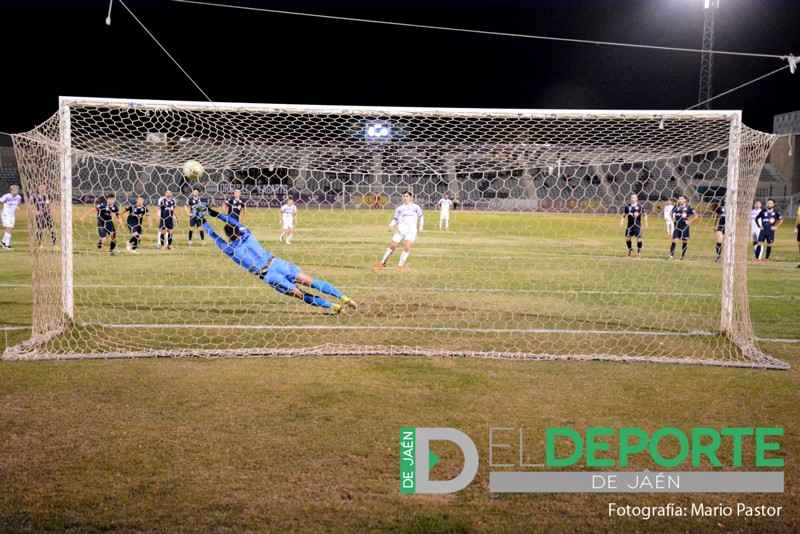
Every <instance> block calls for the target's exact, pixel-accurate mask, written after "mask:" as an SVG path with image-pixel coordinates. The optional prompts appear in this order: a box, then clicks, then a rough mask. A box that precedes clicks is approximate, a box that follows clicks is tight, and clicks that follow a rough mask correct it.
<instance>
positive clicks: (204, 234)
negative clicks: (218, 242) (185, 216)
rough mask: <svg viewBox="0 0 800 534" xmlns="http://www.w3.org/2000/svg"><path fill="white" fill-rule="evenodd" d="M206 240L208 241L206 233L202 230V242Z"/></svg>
mask: <svg viewBox="0 0 800 534" xmlns="http://www.w3.org/2000/svg"><path fill="white" fill-rule="evenodd" d="M205 239H206V233H205V232H204V231H202V230H200V241H205Z"/></svg>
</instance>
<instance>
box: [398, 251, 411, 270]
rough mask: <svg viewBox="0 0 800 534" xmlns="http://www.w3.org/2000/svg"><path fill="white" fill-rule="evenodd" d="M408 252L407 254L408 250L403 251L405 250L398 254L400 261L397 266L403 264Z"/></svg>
mask: <svg viewBox="0 0 800 534" xmlns="http://www.w3.org/2000/svg"><path fill="white" fill-rule="evenodd" d="M408 254H409V253H408V252H405V251H403V252H402V253H401V254H400V262H399V263H398V264H397V266H398V267H402V266H403V264H404V263H405V262H406V260H407V259H408Z"/></svg>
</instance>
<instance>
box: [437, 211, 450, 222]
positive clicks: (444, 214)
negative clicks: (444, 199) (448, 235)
mask: <svg viewBox="0 0 800 534" xmlns="http://www.w3.org/2000/svg"><path fill="white" fill-rule="evenodd" d="M439 220H440V221H449V220H450V212H449V211H443V212H441V213H440V214H439Z"/></svg>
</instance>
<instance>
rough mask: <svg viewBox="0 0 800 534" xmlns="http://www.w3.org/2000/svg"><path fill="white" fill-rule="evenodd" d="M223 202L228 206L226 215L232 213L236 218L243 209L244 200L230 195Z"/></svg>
mask: <svg viewBox="0 0 800 534" xmlns="http://www.w3.org/2000/svg"><path fill="white" fill-rule="evenodd" d="M225 204H226V205H227V206H228V215H233V216H234V217H236V218H237V219H238V218H239V216H240V215H241V214H242V210H243V209H244V200H242V199H241V198H240V199H235V198H233V197H231V198H229V199H228V200H226V201H225Z"/></svg>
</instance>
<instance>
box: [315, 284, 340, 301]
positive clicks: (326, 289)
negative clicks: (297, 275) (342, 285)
mask: <svg viewBox="0 0 800 534" xmlns="http://www.w3.org/2000/svg"><path fill="white" fill-rule="evenodd" d="M311 287H313V288H314V289H316V290H317V291H319V292H320V293H325V294H326V295H333V296H334V297H336V298H341V297H342V292H341V291H339V290H338V289H336V288H335V287H333V286H332V285H330V284H329V283H328V282H325V281H324V280H312V281H311Z"/></svg>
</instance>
